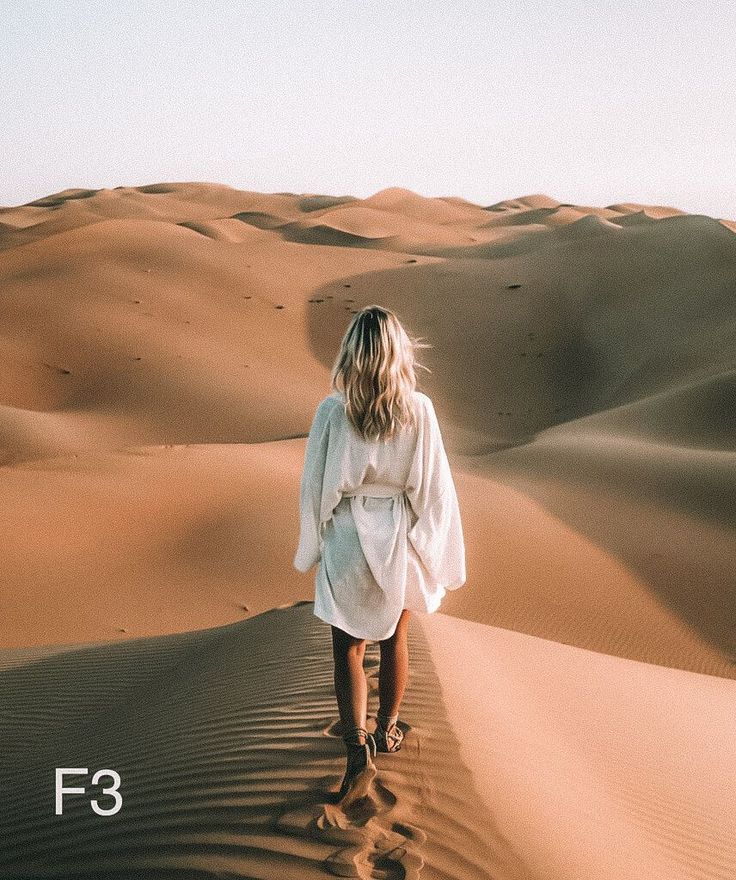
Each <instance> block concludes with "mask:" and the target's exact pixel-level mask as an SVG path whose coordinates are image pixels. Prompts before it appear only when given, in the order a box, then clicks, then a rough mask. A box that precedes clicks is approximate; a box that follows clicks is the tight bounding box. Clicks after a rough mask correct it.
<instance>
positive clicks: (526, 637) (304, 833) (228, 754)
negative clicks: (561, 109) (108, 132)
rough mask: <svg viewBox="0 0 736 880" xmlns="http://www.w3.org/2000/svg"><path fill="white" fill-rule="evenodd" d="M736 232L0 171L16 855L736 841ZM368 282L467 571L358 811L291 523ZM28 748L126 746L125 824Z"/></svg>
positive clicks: (685, 863)
mask: <svg viewBox="0 0 736 880" xmlns="http://www.w3.org/2000/svg"><path fill="white" fill-rule="evenodd" d="M734 232H736V223H734V222H733V221H728V220H719V219H716V218H710V217H706V216H701V215H689V214H686V213H684V212H682V211H680V210H678V209H677V208H674V207H668V206H652V205H643V204H637V203H628V202H627V203H615V204H611V205H607V206H605V207H596V206H585V205H582V206H581V205H572V204H569V203H564V202H559V201H557V200H556V199H554V198H552V197H551V196H548V195H545V194H539V193H537V194H531V195H526V196H521V197H519V198H514V199H509V200H506V201H503V202H498V203H496V204H493V205H488V206H482V205H474V204H472V203H470V202H468V201H467V200H465V199H459V198H456V197H452V196H447V197H439V198H428V197H424V196H421V195H418V194H416V193H413V192H411V191H409V190H406V189H402V188H397V187H392V188H388V189H385V190H382V191H380V192H378V193H376V194H374V195H373V196H371V197H369V198H367V199H358V198H355V197H353V196H349V195H337V196H333V195H324V194H319V193H271V194H269V193H256V192H248V191H239V190H235V189H232V188H230V187H226V186H222V185H219V184H214V183H194V182H192V183H157V184H149V185H144V186H139V187H117V188H115V189H102V190H89V189H84V188H80V189H68V190H65V191H63V192H60V193H56V194H53V195H50V196H48V197H46V198H43V199H38V200H36V201H34V202H32V203H29V204H28V205H21V206H15V207H7V208H2V209H0V284H1V285H2V290H3V296H2V297H1V298H0V364H1V366H2V369H1V370H0V511H2V513H0V528H1V529H2V533H3V548H2V550H1V551H0V553H2V559H1V560H0V607H1V608H2V620H3V624H4V626H3V627H2V629H0V644H1V645H2V646H3V647H5V648H6V651H5V652H4V653H3V657H2V659H3V662H4V664H5V666H4V667H3V669H2V670H1V671H0V693H1V694H2V697H3V699H2V700H0V705H1V706H2V707H3V708H2V709H0V732H1V733H0V742H1V743H2V749H0V751H1V752H2V754H3V760H2V761H1V762H0V793H2V791H3V790H11V789H7V786H8V785H9V784H15V783H16V782H18V781H19V780H20V781H22V780H23V779H26V782H24V785H26V784H27V786H28V787H27V789H25V791H26V793H25V794H24V795H21V794H17V795H14V798H15V799H14V800H12V804H11V806H12V809H11V810H10V811H9V812H8V811H7V802H3V799H2V797H0V808H2V809H4V810H5V812H3V813H2V822H3V824H4V826H5V828H6V829H7V830H9V831H10V830H12V832H13V836H12V837H7V836H6V837H5V838H3V843H0V865H2V866H3V869H4V870H5V874H3V876H6V875H7V876H10V877H18V878H20V877H24V878H31V877H35V876H38V877H41V876H45V877H59V878H60V877H67V878H70V877H72V876H74V877H84V876H95V877H104V876H109V877H113V876H114V877H115V878H116V880H121V878H122V877H127V876H130V877H136V878H140V877H151V878H153V877H163V876H171V877H182V878H184V877H186V878H194V877H204V876H233V877H243V876H278V877H292V876H293V877H299V878H301V877H310V876H324V870H325V869H326V867H328V868H330V869H331V870H333V871H336V872H343V874H344V875H345V876H364V877H369V876H374V877H393V876H396V877H399V876H404V877H411V876H416V875H417V872H418V871H419V868H420V867H421V871H422V873H421V876H422V877H429V878H432V877H437V878H439V877H444V878H447V877H463V878H465V877H468V878H471V877H475V876H478V877H494V878H495V877H514V878H517V877H518V878H527V877H530V878H531V877H534V878H536V877H544V878H545V880H547V878H556V877H559V878H575V880H577V878H585V880H588V878H593V877H609V876H610V877H617V878H629V877H631V878H632V880H633V878H637V880H638V878H639V877H644V876H646V877H649V876H651V877H662V878H668V880H669V878H679V877H683V878H684V877H699V878H700V877H707V878H710V877H713V878H722V877H724V878H725V877H728V876H731V875H732V874H733V870H734V861H733V848H732V843H731V842H730V841H731V839H732V837H733V830H734V828H733V816H732V815H731V814H730V813H729V804H728V802H727V800H726V799H725V795H724V792H723V789H722V788H721V787H719V786H720V785H721V782H722V780H724V779H727V778H728V776H729V774H730V775H731V776H732V775H733V772H734V770H735V769H736V761H734V755H733V753H732V750H731V751H730V750H729V742H730V741H727V739H726V738H725V734H724V729H725V728H724V724H725V722H724V721H723V718H724V717H726V713H727V712H728V711H729V710H730V711H731V717H733V710H734V693H733V681H732V680H733V679H736V664H735V662H734V661H735V660H736V630H735V629H734V624H733V621H734V620H735V619H736V614H735V612H736V606H735V605H734V589H733V587H734V584H735V583H736V537H734V536H735V535H736V531H735V530H734V525H735V524H736V523H735V522H734V519H735V517H734V510H736V505H734V503H733V499H734V488H735V486H736V448H735V444H734V437H736V430H735V429H736V420H735V419H734V405H733V404H734V389H735V388H736V384H735V381H734V376H735V374H734V370H735V369H736V367H735V363H736V311H735V310H734V299H733V278H734V277H736V235H735V234H734ZM372 302H380V303H384V304H386V305H389V306H390V307H392V308H395V309H396V310H397V311H398V312H399V314H400V316H401V317H402V319H403V320H404V321H405V322H406V323H407V324H408V326H409V327H410V329H411V330H413V332H415V333H416V334H418V335H420V336H422V337H424V338H425V339H427V340H428V341H429V342H431V343H432V345H433V348H432V349H430V350H425V351H422V352H421V353H420V359H421V361H422V363H423V364H424V365H426V367H427V368H428V369H429V370H431V372H425V371H420V380H421V387H422V389H423V390H425V391H427V393H429V394H430V395H431V396H432V397H433V399H434V400H435V403H436V407H437V410H438V412H439V414H440V417H441V422H442V425H443V434H444V436H445V441H446V445H447V448H448V451H449V453H450V456H451V459H452V463H453V471H454V473H455V475H456V484H457V487H458V493H459V495H460V503H461V508H462V511H463V518H464V523H465V531H466V541H467V551H468V572H469V579H468V583H467V584H466V586H465V587H464V588H463V589H462V590H459V591H456V592H454V593H452V594H450V595H448V597H447V599H446V600H445V603H444V604H443V612H444V613H443V614H442V615H436V616H430V617H425V618H421V617H419V616H417V618H416V620H415V622H414V624H413V630H412V633H413V635H412V638H413V641H412V651H413V656H414V662H415V668H416V678H415V679H414V682H413V683H412V685H411V686H410V691H409V695H408V697H407V703H406V718H407V721H408V722H409V723H410V724H411V725H412V727H413V731H412V732H410V734H409V737H408V738H407V741H406V742H407V746H406V751H405V752H402V753H401V754H400V755H397V756H391V757H390V762H389V761H385V762H383V763H382V765H381V767H380V768H379V770H380V772H379V784H377V786H376V789H375V792H374V794H373V795H372V799H371V800H370V801H369V803H363V804H362V805H359V806H358V808H357V812H355V811H353V813H352V814H351V815H349V816H346V815H345V814H344V813H343V812H341V811H340V810H339V809H337V808H336V807H335V805H334V804H333V805H330V804H328V803H326V801H325V791H326V790H328V789H329V788H330V786H331V785H333V784H334V787H336V786H337V783H339V777H340V773H341V769H342V768H341V761H340V757H341V755H342V744H341V742H340V741H339V739H338V738H336V737H334V736H330V735H327V736H325V733H328V734H329V730H328V728H329V727H330V725H331V724H332V723H333V721H334V717H335V705H334V696H332V692H331V680H330V677H331V672H330V661H331V657H330V648H329V639H328V638H326V637H325V636H326V634H325V632H324V629H323V628H322V627H321V624H319V622H318V621H316V620H315V619H313V618H312V616H311V605H310V604H309V602H310V600H311V598H312V594H313V588H312V575H311V574H310V575H307V576H303V575H300V574H298V573H297V572H296V571H295V570H293V568H292V567H291V558H292V556H293V550H294V547H295V543H296V539H297V525H298V524H297V521H296V509H297V500H298V498H297V496H298V479H299V474H300V469H301V464H302V460H303V454H304V438H305V435H306V432H307V430H308V428H309V424H310V421H311V418H312V415H313V413H314V408H315V406H316V404H317V402H318V401H319V400H320V399H321V397H322V396H324V394H325V393H327V391H328V380H329V369H330V366H331V364H332V360H333V358H334V355H335V352H336V349H337V345H338V343H339V340H340V337H341V336H342V333H343V332H344V329H345V327H346V326H347V323H348V321H349V319H350V317H351V315H352V313H353V312H354V311H355V310H356V309H358V308H359V307H361V306H362V305H365V304H368V303H372ZM295 602H296V603H297V605H296V606H293V603H295ZM303 603H307V604H303ZM282 605H283V606H287V605H292V606H293V607H290V608H288V609H287V608H284V609H282V610H279V611H274V610H272V609H274V608H275V607H276V606H282ZM248 618H249V619H248ZM80 645H81V646H82V647H80ZM460 647H462V648H463V651H460ZM371 651H372V653H371V655H370V656H371V664H370V666H371V669H372V670H373V672H375V668H374V667H375V664H374V662H373V661H375V659H376V655H375V650H374V648H371ZM285 658H286V659H290V660H293V661H294V665H293V668H295V669H296V670H297V672H296V673H295V677H294V678H293V679H290V678H289V676H288V675H287V674H286V672H285V669H286V666H285V665H284V664H285V663H286V659H285ZM655 664H656V665H655ZM236 676H237V678H236ZM244 680H245V681H247V684H246V685H245V686H244V687H243V686H241V683H242V682H243V681H244ZM76 684H79V687H76ZM494 688H495V689H496V690H497V691H498V694H499V699H498V700H494V699H493V694H494ZM39 694H40V695H42V698H40V699H39ZM374 696H375V694H374ZM54 731H56V732H57V733H58V737H57V735H56V733H54ZM583 731H584V734H583V733H582V732H583ZM82 733H83V736H81V734H82ZM332 733H335V730H334V729H332ZM412 733H413V734H414V736H413V737H412ZM31 737H33V745H31V744H30V742H31V740H30V738H31ZM80 742H84V743H85V749H84V750H83V751H82V752H81V753H80V751H79V749H78V748H77V750H76V751H75V750H74V749H72V748H71V746H72V745H73V744H75V745H76V746H78V745H79V743H80ZM703 742H709V743H712V748H711V749H710V751H708V750H704V749H702V747H701V746H702V743H703ZM655 746H656V747H657V748H655ZM657 749H658V750H659V751H658V750H657ZM683 755H689V758H688V760H690V764H689V765H687V764H686V763H685V762H684V759H683ZM386 757H388V756H386ZM47 758H48V760H49V761H52V762H53V761H64V762H69V765H70V766H74V765H75V764H79V766H86V763H87V762H88V763H89V764H90V766H93V765H95V764H96V763H98V762H100V761H102V762H104V761H106V760H109V761H110V762H111V763H112V762H113V761H114V760H117V761H118V762H119V763H120V766H121V767H122V768H123V769H125V771H126V773H127V775H128V779H129V780H130V784H131V786H132V787H131V793H130V801H129V803H130V809H129V810H128V811H127V812H126V813H125V815H124V816H123V817H120V818H118V819H115V820H114V821H112V822H111V823H110V824H108V825H107V826H101V825H100V824H99V822H98V821H97V820H96V819H95V817H94V816H92V815H90V814H88V813H87V812H86V809H87V808H86V807H84V808H83V807H81V806H79V805H77V807H72V811H71V814H70V816H69V821H70V823H71V824H70V827H73V828H74V830H75V835H74V838H73V839H76V840H77V841H78V842H79V844H80V846H79V848H78V850H77V853H76V855H75V854H74V852H73V851H72V850H71V849H69V848H68V840H69V838H68V837H67V836H65V835H59V834H58V826H57V825H55V824H54V822H53V820H54V817H53V816H51V815H48V813H47V812H44V811H45V809H46V807H45V806H44V805H45V804H46V805H47V804H48V803H49V800H48V799H49V797H50V795H49V789H48V786H49V785H50V784H51V782H52V781H53V780H51V782H50V781H49V778H48V777H47V775H45V774H46V769H45V765H44V763H43V762H44V761H45V760H46V759H47ZM79 762H82V763H79ZM233 771H234V773H233ZM706 780H707V781H706ZM136 786H137V788H136ZM136 792H137V794H136ZM139 795H140V796H139ZM154 795H155V796H154ZM553 795H554V797H555V798H556V799H557V800H556V803H555V804H553V803H552V797H553ZM362 810H367V812H361V811H362ZM279 817H281V818H280V819H279ZM706 823H707V824H706ZM111 828H112V829H113V831H112V833H110V829H111ZM18 835H20V836H18ZM11 839H12V840H13V843H12V844H8V843H7V842H5V841H7V840H11ZM65 841H66V842H65ZM468 841H469V843H468ZM2 847H5V848H4V849H2ZM325 859H327V862H325ZM269 865H270V868H269V867H268V866H269ZM218 871H219V872H220V873H219V874H216V872H218ZM121 872H122V873H121ZM126 872H127V873H126ZM259 872H260V873H259ZM269 872H270V873H269ZM320 872H322V873H320ZM350 872H352V874H350ZM729 872H731V873H730V874H729ZM0 873H1V872H0Z"/></svg>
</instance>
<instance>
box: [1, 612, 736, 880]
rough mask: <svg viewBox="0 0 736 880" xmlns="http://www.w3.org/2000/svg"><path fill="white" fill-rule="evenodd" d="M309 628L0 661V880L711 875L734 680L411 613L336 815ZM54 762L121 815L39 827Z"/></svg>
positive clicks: (246, 629)
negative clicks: (366, 761)
mask: <svg viewBox="0 0 736 880" xmlns="http://www.w3.org/2000/svg"><path fill="white" fill-rule="evenodd" d="M327 630H328V628H327V627H326V626H325V625H324V624H322V623H321V622H320V621H318V620H317V619H316V618H315V617H314V616H313V615H312V612H311V603H309V602H306V603H298V604H297V605H296V606H293V607H290V608H284V609H276V610H272V611H268V612H265V613H263V614H261V615H259V616H257V617H254V618H253V619H251V620H249V621H244V622H241V623H237V624H232V625H230V626H224V627H216V628H213V629H207V630H201V631H198V632H193V633H185V634H181V635H173V636H168V637H154V638H149V639H140V640H136V641H132V642H130V643H128V644H117V645H102V646H79V647H76V648H75V647H73V646H66V648H65V649H64V650H54V649H50V650H48V651H46V650H44V649H39V650H37V651H35V652H32V653H31V652H28V651H27V650H26V651H24V650H18V651H6V652H0V670H2V674H1V675H0V697H1V698H2V703H3V706H4V707H6V713H8V714H9V715H10V717H11V718H12V723H8V721H7V720H4V721H3V723H2V727H0V734H1V735H2V739H3V743H4V750H3V751H4V754H3V760H2V762H0V788H1V789H2V790H3V791H4V792H6V793H7V794H6V795H5V797H4V799H3V802H2V808H1V809H0V831H2V834H0V869H2V872H3V877H5V878H8V880H11V878H16V877H17V878H21V877H22V878H24V880H29V878H32V877H69V876H74V877H96V878H107V877H110V878H112V877H115V878H132V877H139V878H154V877H156V878H158V877H162V876H173V877H187V878H190V877H205V876H227V877H243V876H245V877H253V876H259V877H261V876H263V877H270V876H279V877H294V878H297V877H303V878H312V877H314V878H317V877H324V876H326V875H329V874H337V875H338V876H353V877H365V878H368V877H405V878H406V877H418V876H420V874H421V877H423V878H430V880H432V878H440V877H443V878H458V880H473V878H490V877H493V878H527V877H539V876H544V877H550V878H558V877H600V878H609V877H610V878H612V880H613V878H621V877H632V878H633V877H644V876H645V877H648V878H652V880H655V878H663V880H665V878H666V880H670V878H674V877H714V878H716V877H717V878H728V877H731V876H733V872H734V870H736V846H735V845H734V840H735V839H736V836H735V832H736V812H735V811H734V807H733V803H732V796H731V795H732V791H731V788H732V787H731V784H730V770H731V769H732V768H733V766H734V762H735V761H736V752H735V751H734V744H733V737H732V735H731V734H732V710H733V703H734V699H735V698H736V683H734V682H732V681H727V680H724V679H718V678H715V677H711V676H699V675H696V674H694V673H687V672H680V671H677V670H669V669H665V668H663V667H655V666H649V665H647V664H640V663H635V662H633V661H628V660H621V659H618V658H614V657H607V656H605V655H602V654H595V653H592V652H588V651H583V650H581V649H577V648H569V647H566V646H564V645H560V644H557V643H555V642H551V641H547V640H542V639H536V638H534V637H532V636H525V635H522V634H519V633H514V632H510V631H507V630H501V629H498V628H495V627H490V626H485V625H483V624H471V623H469V622H467V621H462V620H459V619H456V618H452V617H449V616H447V615H445V614H442V613H440V614H436V615H433V616H425V617H423V618H417V619H415V620H414V621H413V622H412V625H411V627H410V651H411V654H412V658H413V666H412V679H411V686H410V689H409V692H408V697H407V700H406V703H405V708H404V712H403V717H404V719H405V720H404V721H403V722H402V723H403V724H404V728H405V740H404V744H403V746H402V749H401V751H400V752H399V753H397V754H395V755H378V756H377V758H376V761H377V766H378V776H377V777H376V780H375V781H374V787H373V789H372V791H371V793H370V794H369V796H368V797H366V798H362V799H360V800H357V801H353V802H352V803H350V802H349V800H347V801H346V802H344V803H342V804H336V803H335V798H334V793H335V792H336V790H337V788H338V786H339V782H340V778H341V775H342V770H343V766H344V757H343V749H342V743H341V740H340V739H339V737H340V726H339V720H338V718H337V716H336V712H335V705H334V697H333V694H332V665H331V658H330V655H329V652H328V651H326V650H325V644H326V643H327V641H328V639H329V634H328V631H327ZM459 645H462V651H458V646H459ZM287 646H288V647H287ZM377 648H378V646H377V645H376V644H372V645H370V646H369V649H368V651H367V656H366V671H367V674H368V678H369V706H370V710H371V711H375V703H376V699H377V691H376V687H377V683H376V674H377V663H378V651H377ZM479 696H482V697H483V698H482V699H479ZM674 704H676V705H677V708H678V713H677V723H676V724H675V723H674V719H673V714H672V710H673V705H674ZM41 706H42V707H43V708H42V709H41V708H40V707H41ZM6 718H7V715H6ZM706 743H707V746H706ZM56 766H65V767H67V766H68V767H87V768H102V767H104V768H109V767H110V766H113V767H114V768H115V769H117V771H118V772H119V774H120V776H121V789H120V790H121V795H122V797H123V808H122V809H121V811H120V812H119V813H118V814H116V816H114V817H109V818H107V819H106V820H105V822H104V824H103V823H102V822H101V820H100V818H99V817H98V816H96V815H95V814H94V813H93V812H92V811H91V810H90V808H89V804H88V799H87V797H83V796H81V795H66V796H65V800H64V812H63V814H62V816H50V815H49V804H51V803H53V800H54V789H53V785H54V783H53V773H50V772H49V770H50V768H53V767H56ZM65 781H66V783H67V784H70V783H71V784H75V785H79V784H80V783H85V784H86V785H87V787H88V790H89V791H91V792H92V793H93V794H98V793H99V792H98V790H97V789H96V788H93V787H91V786H89V780H88V779H85V778H83V777H72V778H67V779H66V780H65ZM107 781H109V780H106V782H107ZM100 803H101V805H104V806H105V807H106V808H108V805H109V804H111V801H106V800H105V798H104V796H103V797H102V798H101V800H100Z"/></svg>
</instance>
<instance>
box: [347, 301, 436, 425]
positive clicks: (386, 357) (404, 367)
mask: <svg viewBox="0 0 736 880" xmlns="http://www.w3.org/2000/svg"><path fill="white" fill-rule="evenodd" d="M431 347H432V346H431V345H428V344H426V343H423V342H421V341H420V338H418V337H414V336H410V335H409V334H408V333H407V332H406V330H404V328H403V327H402V326H401V322H400V321H399V319H398V318H397V317H396V315H395V314H394V313H393V312H392V311H391V309H386V308H383V307H382V306H377V305H371V306H365V308H362V309H361V310H360V311H359V312H356V314H355V315H354V317H353V320H352V321H351V322H350V326H349V327H348V329H347V331H346V332H345V336H344V337H343V340H342V343H341V345H340V353H339V354H338V356H337V359H336V360H335V364H334V366H333V368H332V375H331V380H332V387H333V388H334V389H335V390H337V391H341V392H342V393H343V395H344V397H345V413H346V414H347V417H348V420H349V421H350V423H351V424H352V426H353V427H354V428H355V430H356V431H357V432H358V434H360V436H362V437H363V438H364V439H365V440H369V441H371V440H378V439H388V438H390V437H393V436H395V434H396V432H397V431H398V430H399V429H404V428H408V427H409V426H410V425H413V424H414V423H415V417H414V408H413V406H412V403H411V394H412V392H413V391H414V389H415V388H416V384H417V380H416V373H415V369H416V368H417V367H419V368H421V369H423V370H427V372H429V373H431V372H432V371H431V370H429V369H428V368H427V367H425V366H424V365H423V364H420V363H419V362H418V361H417V360H416V357H415V353H416V351H417V349H420V348H431Z"/></svg>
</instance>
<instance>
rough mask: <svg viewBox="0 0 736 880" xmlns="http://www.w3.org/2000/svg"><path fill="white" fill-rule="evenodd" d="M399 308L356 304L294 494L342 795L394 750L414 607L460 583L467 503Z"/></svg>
mask: <svg viewBox="0 0 736 880" xmlns="http://www.w3.org/2000/svg"><path fill="white" fill-rule="evenodd" d="M419 347H422V348H425V347H427V346H425V345H423V344H421V343H419V341H418V340H417V339H414V338H410V337H409V336H408V335H407V333H406V331H405V330H404V328H403V327H402V326H401V323H400V322H399V320H398V318H397V317H396V315H395V314H394V313H393V312H392V311H390V310H389V309H385V308H381V307H380V306H377V305H372V306H367V307H366V308H364V309H361V310H360V311H359V312H357V313H356V314H355V316H354V318H353V320H352V321H351V323H350V326H349V327H348V329H347V332H346V333H345V336H344V338H343V340H342V344H341V347H340V353H339V355H338V357H337V360H336V361H335V365H334V367H333V369H332V377H331V379H332V388H333V392H332V393H331V394H330V395H329V396H328V397H326V398H325V399H324V400H322V402H321V403H320V404H319V406H318V407H317V411H316V413H315V416H314V420H313V422H312V426H311V429H310V431H309V438H308V440H307V448H306V453H305V457H304V470H303V473H302V479H301V490H300V526H301V531H300V537H299V546H298V549H297V551H296V555H295V557H294V567H295V568H296V569H297V570H298V571H302V572H306V571H308V570H309V569H310V568H311V567H312V565H314V564H315V563H319V565H318V568H317V574H316V581H315V601H314V614H315V615H316V616H317V617H318V618H320V619H321V620H323V621H325V622H326V623H329V624H330V625H331V627H332V648H333V659H334V664H335V670H334V681H335V694H336V697H337V702H338V707H339V711H340V720H341V726H342V731H343V739H344V741H345V744H346V749H347V754H348V762H347V769H346V771H345V776H344V778H343V781H342V784H341V786H340V791H339V793H338V800H341V799H342V798H343V797H344V796H345V795H346V794H347V793H348V791H350V792H351V800H353V799H354V798H356V797H359V796H362V794H364V793H365V792H366V791H367V790H368V787H369V786H370V782H371V780H372V778H373V777H374V776H375V774H376V767H375V765H374V763H373V761H372V757H373V756H374V755H375V754H376V752H377V751H382V752H396V751H398V750H399V749H400V747H401V741H402V739H403V737H404V732H403V730H402V729H401V728H400V727H399V725H398V715H399V707H400V704H401V700H402V697H403V694H404V690H405V688H406V684H407V681H408V677H409V652H408V645H407V629H408V623H409V615H410V612H411V611H412V610H415V611H420V612H425V613H431V612H433V611H436V610H437V608H439V605H440V602H441V601H442V598H443V597H444V595H445V592H446V590H454V589H457V588H458V587H461V586H462V585H463V584H464V583H465V547H464V542H463V532H462V525H461V522H460V511H459V507H458V501H457V495H456V492H455V486H454V483H453V480H452V475H451V473H450V467H449V464H448V461H447V456H446V454H445V450H444V446H443V443H442V436H441V433H440V428H439V425H438V423H437V417H436V415H435V411H434V407H433V405H432V401H431V400H430V399H429V397H427V395H426V394H423V393H422V392H420V391H418V390H417V389H416V375H415V372H414V371H415V366H421V365H419V364H418V363H417V362H416V361H415V351H416V349H417V348H419ZM368 639H370V640H371V641H378V642H379V645H380V655H381V663H380V672H379V708H378V713H377V717H376V728H375V733H374V734H371V733H369V732H368V730H367V729H366V724H367V711H368V707H367V683H366V679H365V674H364V670H363V659H364V656H365V647H366V641H367V640H368Z"/></svg>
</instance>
